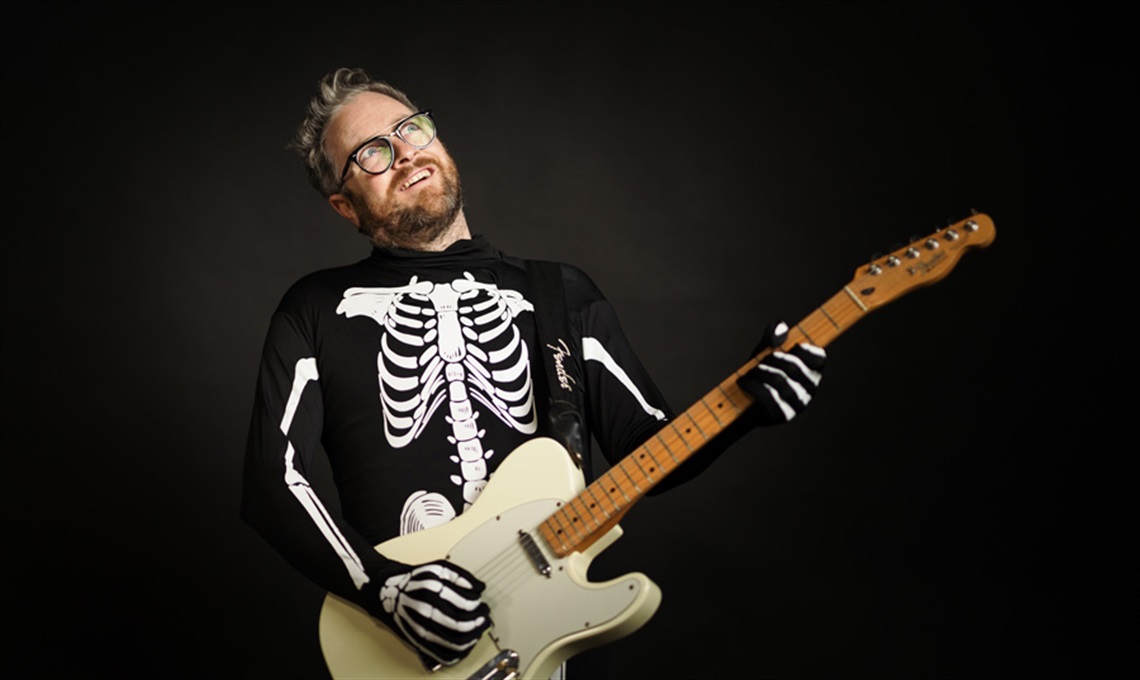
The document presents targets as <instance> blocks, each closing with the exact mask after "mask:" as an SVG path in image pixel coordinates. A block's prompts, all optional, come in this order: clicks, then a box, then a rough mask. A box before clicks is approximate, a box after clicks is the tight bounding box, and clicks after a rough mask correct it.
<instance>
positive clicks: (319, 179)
mask: <svg viewBox="0 0 1140 680" xmlns="http://www.w3.org/2000/svg"><path fill="white" fill-rule="evenodd" d="M361 92H379V93H380V94H384V95H388V96H389V97H391V98H393V99H395V100H396V101H398V102H400V103H401V104H403V105H404V106H407V107H408V108H409V109H411V110H413V111H415V110H416V107H415V105H414V104H413V103H412V100H411V99H409V98H408V96H407V95H406V94H404V93H403V92H401V91H400V90H398V89H396V88H395V87H392V86H391V85H389V84H388V83H385V82H383V81H380V80H373V79H372V78H371V77H370V76H369V75H368V74H367V73H365V72H364V70H363V69H359V68H338V69H337V70H335V71H332V72H331V73H328V74H326V75H325V76H324V77H323V78H321V80H320V82H319V83H318V85H317V94H316V95H314V96H313V98H312V99H310V100H309V108H308V111H307V112H306V114H305V119H304V120H302V121H301V124H300V125H299V126H298V127H297V135H296V136H295V137H294V138H293V141H292V142H291V143H290V144H289V148H291V149H293V150H294V151H296V152H297V153H298V154H299V155H300V156H301V160H302V161H304V163H305V170H307V171H308V173H309V183H310V184H312V185H313V187H314V188H315V189H316V190H317V191H319V192H320V193H321V195H322V196H324V197H325V198H328V197H329V196H332V195H333V194H335V193H336V192H337V191H338V190H339V189H340V173H339V169H338V168H334V167H333V163H332V159H331V158H329V155H328V153H327V152H326V151H325V134H326V133H327V132H328V127H329V121H331V120H332V118H333V116H334V115H336V113H337V111H339V110H340V108H341V107H342V106H344V105H345V104H347V103H348V102H349V101H350V100H351V99H352V98H353V97H355V96H356V95H358V94H360V93H361Z"/></svg>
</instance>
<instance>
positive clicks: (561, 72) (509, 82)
mask: <svg viewBox="0 0 1140 680" xmlns="http://www.w3.org/2000/svg"><path fill="white" fill-rule="evenodd" d="M668 7H671V8H672V9H669V8H667V6H666V5H665V4H658V3H634V2H629V3H617V2H613V3H605V4H588V3H478V2H471V3H463V4H452V3H439V2H421V3H409V2H399V3H389V2H370V3H345V2H321V3H296V4H293V3H228V4H216V5H214V4H204V3H180V2H171V3H144V4H133V3H101V2H88V3H75V4H67V3H26V2H10V3H6V4H5V5H4V6H3V9H2V12H3V21H2V25H3V28H2V30H3V121H2V124H3V150H4V157H5V166H6V168H5V169H6V172H5V180H4V203H3V206H4V207H3V210H4V213H3V215H4V219H3V223H4V227H3V234H4V241H3V243H4V247H3V263H4V266H3V271H4V314H3V367H2V369H0V370H2V373H0V376H2V385H3V411H2V415H3V428H2V435H3V440H2V444H3V483H4V491H5V492H4V494H3V498H4V515H3V553H2V555H3V612H4V621H5V629H6V633H5V634H4V636H3V637H2V638H0V639H3V641H4V644H3V649H4V652H3V655H2V657H0V658H2V661H0V664H2V668H3V671H4V674H5V675H6V676H8V677H19V676H20V675H25V674H26V675H31V676H36V677H51V676H69V677H71V676H74V675H89V674H90V675H98V676H103V675H111V676H124V677H134V676H160V677H192V678H199V677H201V678H231V677H250V678H285V677H290V678H292V677H297V678H307V677H315V678H319V677H321V675H322V673H323V672H324V670H323V664H322V661H321V657H320V650H319V647H318V644H317V639H316V616H317V612H318V609H319V607H320V603H321V598H322V594H321V593H320V592H319V591H317V590H316V589H315V588H314V587H313V586H311V585H310V584H308V583H307V582H305V581H303V580H301V579H300V577H298V576H296V575H295V574H293V572H291V571H290V570H289V569H288V568H287V567H286V566H285V564H284V562H282V561H281V560H280V559H279V558H278V556H277V555H276V554H275V553H273V552H272V551H271V550H270V549H269V548H268V547H267V546H266V545H265V544H263V543H262V542H261V541H260V539H259V538H258V537H257V536H256V535H254V534H253V533H252V532H251V531H250V530H248V529H247V528H246V527H245V526H244V525H242V524H241V523H240V522H239V520H238V516H237V507H238V489H239V478H240V470H241V458H242V450H243V446H244V442H245V434H246V425H247V418H248V415H249V412H250V408H251V399H252V389H253V381H254V377H255V370H256V365H257V357H258V353H259V350H260V344H261V340H262V334H263V332H264V329H265V327H266V324H267V321H268V318H269V315H270V313H271V311H272V309H273V307H274V305H275V304H276V302H277V299H278V297H279V295H280V294H281V293H282V292H283V291H284V289H285V287H286V286H287V285H288V284H289V283H291V282H292V281H293V280H294V279H295V278H297V277H298V276H300V275H301V274H303V273H306V272H308V271H311V270H313V269H316V268H320V267H325V266H330V265H335V264H340V263H343V262H347V261H352V260H355V259H358V258H360V257H363V256H364V255H365V254H366V253H367V245H366V243H365V242H364V241H363V239H361V238H360V237H359V236H357V235H356V234H355V233H354V232H353V231H352V229H351V227H350V226H349V225H348V224H347V223H345V222H343V221H342V220H340V219H339V218H338V217H336V216H335V215H334V213H333V212H332V211H331V210H330V209H329V208H328V207H327V205H325V204H324V203H323V202H322V201H321V200H320V198H319V197H318V196H317V195H316V194H315V192H313V191H311V190H310V189H309V187H308V186H307V184H306V181H305V178H304V172H303V170H302V168H301V166H300V164H299V163H298V162H297V161H296V160H295V159H294V158H293V157H292V156H291V155H290V154H289V153H288V152H287V151H286V150H285V148H284V145H285V143H286V141H287V140H288V139H289V137H290V135H291V134H292V132H293V129H294V126H295V124H296V123H297V121H298V120H299V118H300V115H301V113H302V110H303V107H304V106H305V104H306V102H307V99H308V97H309V96H310V93H311V91H312V89H313V86H314V84H315V83H316V80H317V79H318V78H319V77H320V76H321V75H322V74H323V73H324V72H326V71H327V70H330V69H332V68H335V67H338V66H342V65H356V66H363V67H365V68H367V69H368V70H369V71H370V72H372V73H373V74H374V75H377V76H380V77H384V78H387V79H389V80H391V81H392V82H394V83H395V84H397V85H399V86H401V87H403V88H405V89H406V90H408V91H409V92H410V93H411V94H412V96H413V97H414V98H415V99H416V100H417V101H418V102H419V103H421V104H422V105H424V106H428V107H431V108H432V109H434V111H435V112H436V115H437V118H438V120H439V121H440V127H441V134H442V135H443V137H444V138H445V139H446V141H447V143H448V145H449V147H450V149H451V151H452V153H453V155H454V156H455V157H456V160H457V162H458V163H459V167H460V170H461V172H462V174H463V178H464V182H465V188H466V192H467V197H468V215H469V218H470V220H471V222H472V224H473V226H474V228H475V230H476V231H479V232H481V233H484V234H486V235H487V236H488V237H489V238H490V239H491V240H492V241H493V242H494V243H495V244H497V245H499V246H500V247H502V248H504V249H506V250H508V251H510V252H513V253H514V254H517V255H520V256H530V257H543V258H555V259H562V260H565V261H569V262H573V263H575V264H578V265H579V266H581V267H583V268H584V269H586V270H587V271H589V272H590V273H591V274H592V275H593V276H594V278H595V279H596V280H597V281H598V283H599V284H600V285H601V286H602V288H603V289H604V290H605V291H606V292H607V293H608V295H609V297H610V298H611V299H612V300H613V302H614V304H615V305H616V306H617V308H618V310H619V312H620V313H621V314H622V317H623V322H624V324H625V327H626V331H627V333H628V335H629V336H630V338H631V339H632V341H633V343H634V345H635V347H637V348H638V350H639V352H640V353H641V355H642V358H643V360H644V362H645V363H646V364H647V365H648V366H649V367H650V369H651V370H652V371H653V373H654V375H655V376H656V377H657V380H658V382H659V385H660V387H661V388H662V390H663V391H664V392H665V393H666V394H667V395H668V396H669V398H670V400H671V401H672V403H673V405H674V406H675V407H678V408H681V407H684V406H687V405H688V404H689V403H690V402H691V401H693V400H695V399H696V398H698V397H699V396H701V395H702V394H703V393H704V392H705V391H706V390H707V389H708V388H710V387H712V385H714V384H715V383H716V382H718V381H719V380H720V379H721V378H723V377H724V376H725V375H727V374H728V372H730V371H732V370H734V369H735V368H736V367H737V366H738V365H739V364H740V363H741V362H743V360H744V359H745V358H746V355H747V351H748V350H749V349H750V348H751V347H752V345H753V343H754V342H755V340H756V339H757V337H758V335H759V334H760V332H761V330H762V329H763V327H764V326H765V325H766V323H767V322H768V321H769V320H771V319H774V318H785V319H788V320H793V321H794V320H798V319H799V318H801V317H802V316H804V315H806V314H807V313H808V312H810V311H811V310H812V309H814V308H815V307H816V306H817V305H819V304H820V303H822V302H823V300H825V299H826V298H827V297H829V296H830V295H831V294H832V293H834V292H836V291H838V290H839V289H840V288H841V287H842V286H843V285H844V284H846V283H847V281H848V280H849V279H850V278H851V276H852V274H853V272H854V271H855V269H856V267H857V266H858V265H860V264H861V263H864V262H866V261H868V260H869V259H871V258H872V257H873V256H874V255H875V253H876V252H881V251H885V250H888V249H890V248H891V247H892V246H897V245H898V244H901V243H905V242H906V240H907V239H908V238H909V237H911V236H914V235H920V234H925V233H928V232H930V231H933V230H935V229H937V228H939V227H941V226H943V225H945V224H946V223H947V222H948V221H956V220H958V219H961V218H963V217H965V216H966V215H968V214H969V212H970V210H972V209H976V210H979V211H982V212H985V213H987V214H989V215H991V216H992V217H993V218H994V221H995V223H996V225H997V234H998V236H997V239H996V242H995V243H994V244H993V245H992V246H991V247H990V248H988V249H986V250H980V251H975V252H972V253H970V254H968V255H966V256H965V257H964V258H963V259H962V260H961V262H960V263H959V264H958V266H957V267H956V268H955V270H954V271H953V272H952V273H951V275H950V276H949V277H948V278H946V279H944V280H943V281H941V282H939V283H938V284H937V285H935V286H931V287H928V288H924V289H922V290H919V291H916V292H914V293H912V294H910V295H908V296H906V297H904V298H902V299H900V300H898V301H896V302H894V303H892V304H891V305H889V306H887V307H885V308H883V309H881V310H879V311H876V312H875V313H874V314H873V315H872V316H870V317H869V318H868V319H866V320H865V321H863V322H861V323H860V324H859V325H857V326H856V327H855V328H853V329H852V330H851V331H850V332H848V333H847V334H846V335H844V336H843V337H842V338H840V339H839V340H838V341H837V342H836V343H835V344H833V345H832V346H831V348H830V349H831V351H830V356H831V359H830V363H829V368H828V374H827V379H826V380H825V381H824V385H823V389H822V390H821V393H820V394H819V397H818V400H817V402H816V404H815V405H814V406H813V408H812V409H811V410H810V411H809V412H808V413H807V414H806V415H805V416H803V417H802V418H800V419H798V420H796V421H795V422H794V423H792V424H790V425H788V426H785V427H782V428H777V429H768V430H764V431H758V432H754V433H752V434H750V435H749V436H748V437H747V438H746V439H745V440H744V441H742V442H741V443H740V444H739V445H738V446H737V447H736V448H734V449H733V450H732V451H731V452H730V453H729V454H728V455H727V456H726V457H725V458H723V459H722V460H720V461H718V462H717V464H716V465H715V466H714V467H713V468H712V469H711V470H709V471H708V472H707V474H705V475H704V476H702V477H701V478H700V479H699V480H696V481H694V482H692V483H690V484H688V485H687V486H685V487H682V488H680V489H677V490H676V491H674V492H671V493H669V494H667V495H665V496H661V497H657V498H653V499H650V500H647V501H645V502H644V503H643V504H641V505H639V506H637V507H636V508H635V509H634V510H633V512H632V513H631V514H630V515H629V516H628V517H627V518H626V520H625V521H624V522H623V527H624V528H625V535H624V537H623V538H622V539H621V540H619V541H618V542H617V543H616V544H615V545H614V546H612V547H611V548H610V549H609V550H608V551H606V552H605V553H603V555H602V556H601V557H600V558H599V559H598V561H597V562H596V563H595V571H596V575H595V578H596V579H597V578H605V577H607V576H610V575H617V574H621V573H625V572H627V571H631V570H637V571H643V572H645V573H647V574H648V575H649V576H650V577H651V578H653V579H654V580H655V581H656V582H657V583H658V584H659V585H660V586H661V587H662V589H663V591H664V602H663V604H662V607H661V609H660V610H659V612H658V613H657V615H656V616H655V617H654V618H653V619H652V620H651V621H650V622H649V623H648V624H647V625H646V626H645V627H644V628H643V629H641V630H640V631H638V632H637V633H635V634H634V635H632V636H630V637H629V638H626V639H624V640H621V641H619V642H616V643H614V644H612V645H608V646H606V647H602V648H599V649H597V650H593V651H590V652H587V653H586V654H584V655H583V656H582V657H581V658H580V659H581V669H582V676H581V677H599V678H601V677H608V678H634V677H644V678H665V677H670V678H672V677H700V678H712V677H852V676H866V675H879V676H882V675H887V676H908V677H915V676H917V677H1001V676H1005V677H1008V676H1021V675H1030V674H1045V675H1067V674H1073V673H1080V672H1085V671H1093V670H1096V669H1099V668H1101V667H1102V666H1104V665H1105V664H1107V663H1109V662H1110V661H1115V660H1118V659H1120V658H1125V659H1126V661H1127V662H1128V663H1129V664H1130V665H1132V666H1135V649H1136V642H1137V636H1136V632H1137V631H1136V625H1135V622H1136V609H1135V605H1136V592H1135V574H1136V562H1135V560H1134V559H1133V558H1131V557H1130V556H1129V553H1128V551H1127V550H1126V549H1127V548H1128V547H1129V544H1130V543H1134V540H1135V539H1134V537H1133V536H1132V535H1131V534H1132V532H1133V531H1134V529H1135V523H1136V522H1135V520H1136V513H1135V505H1134V501H1133V496H1132V493H1133V491H1132V489H1133V488H1134V481H1135V477H1134V472H1133V468H1132V459H1133V457H1134V455H1135V454H1134V453H1133V447H1134V443H1132V439H1133V438H1132V437H1131V436H1129V434H1128V433H1129V430H1130V429H1129V428H1128V420H1129V418H1130V417H1132V403H1133V396H1132V390H1133V389H1134V385H1135V381H1134V378H1135V369H1134V364H1133V352H1134V349H1135V343H1136V340H1135V338H1136V321H1135V295H1134V293H1135V292H1136V265H1135V262H1134V258H1135V252H1136V227H1137V211H1136V207H1137V206H1136V190H1137V181H1136V180H1137V177H1136V151H1137V149H1136V124H1135V120H1134V116H1135V114H1136V107H1135V105H1134V104H1133V103H1132V100H1133V97H1134V95H1135V89H1136V88H1135V70H1134V69H1133V68H1132V67H1131V66H1130V65H1129V57H1132V56H1134V55H1133V54H1131V53H1132V52H1134V50H1133V49H1131V48H1128V47H1126V45H1127V42H1128V38H1127V37H1126V35H1125V29H1124V25H1125V23H1126V19H1125V18H1124V15H1123V14H1121V13H1119V12H1118V11H1117V10H1114V9H1110V8H1109V7H1110V6H1109V5H1107V4H1104V5H1102V4H1098V3H1061V4H1053V3H1024V4H1023V3H913V4H904V3H897V4H896V3H866V2H843V3H830V2H801V3H754V4H751V5H747V7H748V10H747V13H745V9H744V8H745V7H746V5H744V4H729V3H720V2H703V3H686V4H684V5H670V6H668ZM1126 293H1127V295H1126ZM1127 300H1133V302H1131V303H1129V302H1127ZM323 474H324V473H323V472H322V475H323ZM318 481H319V482H320V483H322V484H327V476H322V477H320V478H318ZM1126 577H1127V578H1126Z"/></svg>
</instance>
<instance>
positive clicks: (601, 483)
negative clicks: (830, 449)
mask: <svg viewBox="0 0 1140 680" xmlns="http://www.w3.org/2000/svg"><path fill="white" fill-rule="evenodd" d="M866 313H867V309H866V308H864V307H862V306H861V303H860V302H859V300H858V298H857V297H856V296H855V295H854V294H853V293H852V292H851V291H849V290H848V289H847V288H844V289H843V290H842V291H840V292H839V293H837V294H836V295H834V296H832V298H831V299H830V300H828V301H827V302H826V303H825V304H824V305H823V306H822V307H820V308H819V309H817V310H815V311H814V312H812V313H811V314H809V315H808V316H807V317H806V318H804V319H803V320H802V321H800V322H799V324H797V325H796V326H795V327H794V328H792V329H790V330H789V331H788V339H787V341H786V342H785V343H784V346H783V347H784V348H789V347H791V346H793V345H796V344H798V343H800V342H810V343H812V344H814V345H818V346H819V347H824V346H826V345H828V344H829V343H830V342H831V341H832V340H834V339H835V338H837V337H839V335H840V334H841V333H843V331H845V330H846V329H848V328H850V327H851V325H852V324H854V323H855V322H856V321H858V320H859V319H861V318H862V317H863V315H865V314H866ZM771 351H772V350H771V349H767V350H765V351H763V352H761V353H759V354H757V355H756V356H755V357H753V358H751V359H749V360H748V361H747V362H746V363H745V364H744V365H743V366H741V367H740V368H739V369H738V370H737V371H736V372H735V373H733V374H732V375H730V376H729V377H728V378H726V379H725V380H724V381H722V382H721V383H720V384H719V385H717V386H716V387H715V388H713V389H712V390H711V391H709V392H708V393H707V394H705V395H704V396H703V397H701V399H700V400H698V401H697V402H696V403H694V404H693V405H692V406H690V407H689V408H687V409H686V410H685V411H684V412H683V413H681V414H679V415H678V416H677V417H676V418H674V419H673V420H672V421H671V422H670V423H669V424H668V425H667V426H665V427H664V428H663V429H661V430H660V431H659V432H657V434H656V435H654V436H653V437H650V438H649V440H648V441H646V442H645V443H644V444H642V445H641V446H640V447H638V448H637V449H635V450H634V451H633V452H632V453H630V454H629V455H627V456H626V457H625V458H623V459H622V460H621V461H619V462H618V463H617V464H616V465H614V466H613V467H611V468H610V469H609V470H608V471H607V472H606V473H605V474H603V475H601V476H600V477H598V479H597V480H595V481H594V482H593V483H592V484H590V485H589V486H588V487H586V489H585V490H584V491H582V493H580V494H579V495H578V496H577V497H575V498H573V499H572V500H571V501H570V502H569V503H567V504H565V505H563V506H562V507H561V508H560V509H559V510H558V511H556V512H555V513H554V514H553V515H551V516H550V517H549V518H548V519H547V520H546V521H545V522H544V523H543V524H542V526H541V527H540V528H539V532H540V533H541V534H542V536H543V537H544V538H545V539H546V541H547V543H548V544H549V545H550V546H551V549H552V550H553V551H554V553H555V554H556V555H558V556H559V557H564V556H566V555H568V554H569V553H571V552H574V551H581V550H584V549H586V548H588V547H589V546H590V545H591V544H593V543H594V542H595V541H596V540H598V539H599V538H601V537H602V536H603V535H605V533H606V532H607V531H609V530H610V529H612V528H613V527H614V526H615V525H616V524H617V523H618V521H619V520H620V519H621V518H622V516H623V515H625V513H626V512H628V511H629V509H630V508H631V507H633V505H634V503H636V502H637V501H639V500H641V498H642V497H644V496H645V494H647V493H648V492H649V491H650V490H651V489H652V488H653V487H655V486H656V485H657V484H658V483H660V482H661V481H662V480H663V479H665V477H667V476H668V475H669V474H670V473H672V472H673V471H674V470H676V469H677V468H678V467H680V465H681V463H684V462H685V461H686V460H688V459H689V458H690V457H691V456H692V455H693V454H695V453H696V452H697V451H699V450H700V449H701V448H702V447H704V446H705V444H708V443H709V442H710V441H712V440H713V439H714V438H715V437H716V436H718V435H719V434H720V433H721V432H723V431H724V430H725V428H727V427H728V426H729V425H731V424H732V423H733V422H734V421H735V420H736V419H737V418H739V417H740V416H741V415H742V414H743V413H744V411H745V410H747V409H748V407H749V406H750V405H751V404H752V402H753V399H752V397H751V396H750V395H749V394H748V393H747V392H745V391H744V390H742V389H740V387H739V386H737V384H736V381H737V379H738V378H739V377H740V376H742V375H744V374H746V373H748V371H751V370H754V369H755V368H756V364H757V363H759V361H760V360H761V359H763V358H764V357H765V356H766V355H768V354H769V353H771Z"/></svg>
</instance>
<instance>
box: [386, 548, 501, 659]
mask: <svg viewBox="0 0 1140 680" xmlns="http://www.w3.org/2000/svg"><path fill="white" fill-rule="evenodd" d="M483 588H484V585H483V583H482V582H481V581H479V580H478V579H477V578H475V577H474V576H472V575H471V573H469V572H468V571H467V570H465V569H463V568H462V567H460V566H458V565H456V564H452V563H451V562H448V561H446V560H437V561H435V562H429V563H428V564H421V565H419V566H416V567H410V568H409V569H408V570H407V571H403V572H401V573H398V574H395V575H393V576H389V577H388V578H387V580H385V581H384V585H383V586H382V587H381V588H380V604H381V605H382V606H383V608H384V612H385V613H387V614H388V615H389V616H391V617H392V628H393V629H394V630H395V631H396V632H398V633H399V634H400V635H401V636H403V638H404V639H405V640H407V641H408V642H409V643H410V644H411V645H412V647H414V648H415V649H416V650H417V651H418V652H419V654H420V658H421V659H423V661H424V665H425V666H426V667H428V668H431V667H434V666H435V665H437V664H443V665H444V666H451V665H453V664H456V663H459V662H460V661H461V660H463V658H464V657H465V656H467V654H468V653H469V652H470V651H471V648H472V647H474V646H475V643H477V642H478V641H479V638H480V637H481V636H482V635H483V631H485V630H487V628H489V627H490V626H491V610H490V608H489V607H488V606H487V605H486V603H484V602H483V601H482V600H481V599H480V597H479V596H480V595H481V594H482V593H483Z"/></svg>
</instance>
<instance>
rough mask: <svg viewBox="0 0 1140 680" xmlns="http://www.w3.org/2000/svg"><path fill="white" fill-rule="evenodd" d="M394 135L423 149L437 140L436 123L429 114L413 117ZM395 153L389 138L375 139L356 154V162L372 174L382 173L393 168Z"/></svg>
mask: <svg viewBox="0 0 1140 680" xmlns="http://www.w3.org/2000/svg"><path fill="white" fill-rule="evenodd" d="M392 134H394V135H395V136H397V137H399V138H400V139H402V140H404V141H405V142H407V143H408V144H411V145H412V146H414V147H416V148H417V149H422V148H424V147H426V146H427V145H429V144H431V143H432V141H433V140H434V139H435V123H434V122H433V121H432V119H431V118H430V117H429V116H428V115H427V114H423V113H421V114H419V115H417V116H412V117H411V118H409V119H408V120H406V121H404V123H403V124H402V125H400V127H399V128H397V129H396V130H395V131H394V132H393V133H392ZM393 157H394V152H393V150H392V141H391V139H390V138H389V137H381V138H380V139H374V140H372V141H371V142H369V143H368V144H366V145H364V146H362V147H361V148H360V150H359V151H357V152H356V161H357V162H358V163H360V167H362V168H364V170H365V171H367V172H371V173H381V172H384V171H385V170H387V169H388V168H389V167H391V166H392V159H393Z"/></svg>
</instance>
